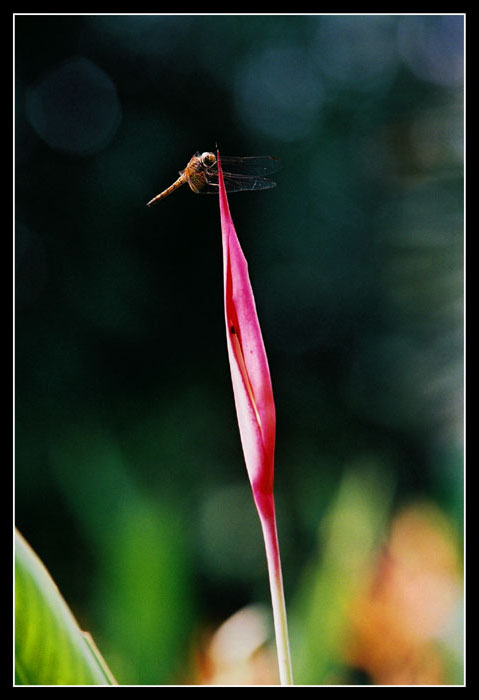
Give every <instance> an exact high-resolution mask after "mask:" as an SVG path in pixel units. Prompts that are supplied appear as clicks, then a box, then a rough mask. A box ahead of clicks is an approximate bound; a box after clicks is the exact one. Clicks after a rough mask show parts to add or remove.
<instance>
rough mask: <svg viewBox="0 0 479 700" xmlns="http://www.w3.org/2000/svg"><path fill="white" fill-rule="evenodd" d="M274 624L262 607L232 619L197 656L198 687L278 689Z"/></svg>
mask: <svg viewBox="0 0 479 700" xmlns="http://www.w3.org/2000/svg"><path fill="white" fill-rule="evenodd" d="M269 640H270V623H269V617H268V615H267V613H266V612H265V610H264V609H263V608H262V607H260V606H253V605H251V606H247V607H245V608H242V609H241V610H239V611H238V612H236V613H235V614H234V615H232V616H231V617H229V618H228V619H227V620H226V621H225V622H223V624H222V625H221V626H220V627H219V628H218V629H217V630H216V631H215V632H214V633H213V634H212V635H211V636H210V638H209V640H208V641H207V643H206V644H205V646H204V648H203V650H202V651H201V652H199V653H198V654H197V660H196V662H197V675H196V679H195V683H196V684H198V685H276V684H278V683H279V677H278V672H277V661H276V658H275V655H274V653H273V651H272V650H271V649H270V648H269V646H268V643H269Z"/></svg>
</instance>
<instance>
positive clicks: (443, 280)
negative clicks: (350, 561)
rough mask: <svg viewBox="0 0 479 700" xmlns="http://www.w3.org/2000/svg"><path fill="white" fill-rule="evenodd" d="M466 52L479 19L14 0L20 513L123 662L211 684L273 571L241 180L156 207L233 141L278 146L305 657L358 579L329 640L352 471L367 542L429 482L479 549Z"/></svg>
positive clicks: (286, 423) (276, 320)
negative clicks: (236, 369)
mask: <svg viewBox="0 0 479 700" xmlns="http://www.w3.org/2000/svg"><path fill="white" fill-rule="evenodd" d="M462 69H463V17H462V16H460V15H457V16H454V15H449V16H440V15H436V16H420V15H416V16H413V15H411V16H407V15H405V16H387V15H383V16H316V15H304V16H292V15H288V16H273V15H271V16H269V15H263V16H247V15H246V16H234V15H230V16H201V15H198V16H195V15H178V16H163V15H144V16H114V15H103V16H100V15H78V16H75V15H63V16H61V15H58V16H53V15H32V16H28V15H23V16H19V15H17V16H16V18H15V77H16V81H15V98H16V112H15V139H16V144H15V156H16V166H15V200H16V201H15V214H16V241H15V257H16V280H15V281H16V286H15V295H16V296H15V307H16V320H15V324H16V325H15V331H16V339H15V353H16V355H15V370H16V377H15V390H16V396H15V409H16V416H15V428H16V448H15V449H16V478H15V491H16V494H15V495H16V505H15V512H16V520H17V524H18V526H19V528H20V529H21V531H22V532H23V534H24V535H25V537H26V538H27V540H28V541H29V542H30V543H31V544H32V546H33V547H34V549H35V550H36V551H37V552H38V554H39V555H40V557H41V558H42V560H43V561H44V562H45V564H46V565H47V567H48V569H49V570H50V572H51V573H52V575H53V577H54V579H55V581H56V582H57V583H58V585H59V586H60V589H61V591H62V593H63V594H64V595H65V597H66V599H67V601H68V602H69V604H70V605H71V607H72V609H73V611H74V613H75V615H76V617H77V618H78V619H79V620H80V622H81V625H82V627H83V628H84V629H88V630H89V631H91V632H92V634H93V636H94V638H95V640H96V641H97V643H98V646H99V648H100V649H101V651H102V653H103V655H104V656H105V658H106V660H107V662H108V664H109V666H110V667H111V669H112V672H113V673H114V675H115V677H116V678H117V679H118V680H119V682H120V683H138V684H141V683H146V684H167V683H176V682H179V683H187V682H189V679H191V677H192V676H191V674H190V672H191V664H192V663H193V661H192V659H193V652H192V649H193V647H194V644H195V640H198V638H199V637H198V636H199V635H200V636H201V630H202V629H204V628H205V627H207V626H208V625H214V624H217V623H219V622H221V621H222V620H224V619H225V618H226V617H227V616H228V615H230V614H232V613H233V612H235V611H236V610H237V609H238V608H239V607H241V606H242V605H244V604H246V603H249V602H255V601H258V600H259V601H267V600H268V595H269V592H268V586H267V578H266V569H265V563H264V560H263V551H262V542H261V535H260V528H259V523H258V522H257V516H256V514H255V512H254V507H253V504H252V500H251V499H250V498H249V487H248V483H247V477H246V473H245V468H244V464H243V458H242V454H241V447H240V442H239V435H238V430H237V425H236V419H235V414H234V406H233V398H232V390H231V382H230V378H229V374H228V365H227V355H226V345H225V339H224V327H223V311H222V258H221V239H220V229H219V212H218V203H217V201H216V200H215V198H213V197H197V196H195V195H194V194H193V193H191V192H190V191H187V190H186V188H183V189H180V190H179V191H178V192H176V193H175V194H174V195H172V196H171V197H170V198H167V199H165V200H164V201H163V202H161V204H159V205H157V207H155V208H154V209H147V208H146V206H145V204H146V202H147V201H148V200H149V199H150V198H151V197H152V196H153V195H155V194H157V193H158V192H159V191H160V190H161V189H163V188H164V187H166V186H168V185H169V184H171V182H172V181H173V180H174V179H175V178H176V173H177V171H178V170H179V169H180V168H183V167H184V165H185V164H186V162H187V160H188V158H189V157H190V156H191V155H192V154H193V153H194V152H195V151H196V150H201V151H203V150H210V149H213V148H214V145H215V143H216V142H217V143H218V144H219V147H220V149H221V152H222V153H223V154H225V155H275V156H278V157H280V158H281V160H282V163H283V169H282V171H281V172H279V173H278V175H277V177H276V180H277V183H278V186H277V188H276V189H275V190H271V191H268V192H264V193H248V194H245V193H242V194H237V195H232V196H231V198H230V207H231V211H232V215H233V218H234V221H235V225H236V228H237V231H238V235H239V237H240V240H241V242H242V245H243V248H244V252H245V255H246V257H247V259H248V261H249V268H250V275H251V280H252V284H253V289H254V291H255V295H256V301H257V307H258V312H259V317H260V322H261V324H262V328H263V334H264V340H265V345H266V349H267V353H268V357H269V361H270V367H271V374H272V379H273V387H274V392H275V401H276V406H277V421H278V424H277V458H276V492H277V501H278V503H277V510H278V519H279V523H278V526H279V534H280V545H281V548H282V559H283V567H284V578H285V587H286V598H287V601H289V600H294V601H297V603H295V604H294V606H293V607H294V609H295V610H298V613H297V614H296V613H293V612H292V617H293V618H294V622H292V624H293V626H294V627H295V629H296V628H297V627H299V628H301V627H302V622H304V621H307V624H305V625H304V630H305V634H306V636H305V637H304V638H302V639H301V635H299V637H296V638H297V639H298V642H297V644H298V646H297V649H295V648H293V657H295V656H296V655H297V654H299V656H300V657H301V658H302V659H303V661H304V659H306V658H311V656H308V655H313V656H315V657H317V658H318V666H317V668H316V670H315V671H313V670H312V669H311V667H310V670H309V672H308V673H306V674H305V675H303V676H302V675H301V674H302V671H299V672H298V673H299V675H298V678H300V677H302V678H304V679H305V680H303V681H302V682H313V683H322V682H326V681H325V678H326V677H327V673H328V669H331V668H332V666H334V664H335V661H337V659H336V651H335V650H336V647H335V644H336V642H335V641H334V639H336V637H335V634H336V633H335V632H334V633H333V631H334V630H335V629H336V627H335V626H336V625H337V624H338V625H340V624H341V623H340V621H339V622H338V620H339V617H338V616H340V610H341V602H340V598H341V596H340V595H339V591H332V592H331V595H332V596H333V599H332V600H331V601H330V605H331V606H333V607H332V608H331V609H330V610H329V613H328V620H329V622H328V630H330V631H329V632H327V635H326V639H328V638H330V639H331V640H333V641H331V646H330V647H329V648H328V649H325V648H319V647H318V641H317V640H315V639H314V629H312V627H311V626H312V625H315V624H316V623H315V622H314V621H315V620H317V625H318V627H320V626H321V624H322V620H323V616H322V614H321V610H320V608H318V607H317V606H319V605H320V603H319V602H318V601H319V600H322V598H321V595H322V594H321V595H320V591H321V590H322V587H323V586H324V585H326V583H327V581H328V580H329V578H328V577H330V576H331V575H333V574H334V575H336V573H335V570H334V566H336V564H334V561H333V559H334V552H332V551H331V546H332V545H331V543H330V544H329V545H328V544H327V539H326V541H324V540H322V539H321V538H319V540H318V531H322V530H321V528H323V525H322V523H323V522H325V519H326V518H327V517H328V513H330V508H331V503H332V502H335V500H334V499H335V498H336V495H337V493H343V497H344V498H348V499H352V502H351V504H350V508H349V506H348V508H349V511H350V512H351V513H352V514H354V513H357V514H358V518H359V519H360V521H361V523H362V528H363V529H362V530H361V532H363V531H364V532H365V533H366V535H367V537H366V539H365V540H364V541H363V542H362V543H360V544H359V547H360V551H361V548H363V551H364V553H365V556H366V554H367V551H368V547H370V546H372V541H371V538H372V534H371V533H372V532H373V531H374V532H375V535H374V538H373V539H374V541H378V542H379V541H381V537H384V536H385V533H386V531H387V521H388V518H391V517H392V516H393V513H394V511H395V509H396V508H397V507H398V506H400V505H401V504H402V503H407V502H408V501H410V500H414V499H427V500H429V501H431V502H433V503H435V504H437V506H438V507H439V508H441V509H442V511H443V512H444V514H445V515H446V517H448V518H449V519H450V521H451V523H453V524H454V526H455V527H456V531H457V533H458V535H457V547H458V548H459V549H460V548H461V546H462V545H461V536H460V535H461V532H462V517H463V512H462V496H463V483H462V378H463V367H462V359H463V346H462V343H463V332H462V326H463V308H462V302H463V236H462V234H463V159H462V155H463V72H462ZM357 463H361V464H364V473H363V476H358V472H357V471H356V472H354V473H355V474H356V476H355V477H354V479H353V482H349V481H348V479H350V478H352V477H350V476H348V474H350V472H349V467H350V465H351V464H357ZM377 465H383V466H382V469H383V471H384V475H383V477H381V478H382V479H383V480H384V485H383V486H378V487H377V488H369V487H368V486H367V484H368V483H369V481H368V480H370V478H371V473H372V472H373V473H376V472H377ZM380 471H381V470H380ZM360 474H362V472H361V471H360ZM343 477H344V479H346V481H345V482H343ZM361 479H364V484H365V486H364V488H363V489H361V488H360V483H361ZM344 483H346V484H348V483H349V484H350V486H349V487H345V486H344ZM344 488H346V495H344V491H343V490H342V489H344ZM384 489H386V492H384ZM338 490H339V491H338ZM365 490H366V500H365V501H364V502H363V496H362V495H361V494H362V492H364V491H365ZM385 493H386V494H387V498H386V500H385V496H384V494H385ZM339 498H341V496H340V497H339ZM355 499H356V500H355ZM333 520H334V516H333ZM379 523H381V524H379ZM352 526H353V528H354V524H353V525H352ZM331 527H332V528H333V531H334V528H335V526H334V525H331ZM323 529H324V528H323ZM333 540H334V537H333ZM318 546H319V548H320V554H321V553H322V555H323V556H324V557H325V559H324V560H323V558H322V556H320V557H319V559H318V558H317V547H318ZM332 557H333V559H332ZM320 562H323V563H322V564H321V563H320ZM324 562H325V563H324ZM323 566H324V567H326V568H325V569H324V570H323V568H321V567H323ZM311 567H313V569H314V567H316V569H315V571H316V574H314V573H313V574H311V575H312V577H313V578H312V580H316V579H315V576H316V577H317V581H316V583H315V584H311V585H312V586H313V592H312V593H311V591H310V592H309V593H307V592H306V590H307V589H308V587H307V586H306V587H305V589H304V591H303V592H301V591H302V588H301V585H300V582H301V581H302V580H303V577H304V576H305V575H306V574H305V572H306V571H310V570H311ZM318 567H320V568H318ZM331 567H333V568H331ZM348 570H350V569H348V566H346V568H345V571H346V572H347V571H348ZM332 571H333V574H331V572H332ZM341 575H343V574H341ZM344 585H345V586H346V587H347V586H348V585H349V584H348V583H347V582H345V583H344ZM308 590H309V589H308ZM315 590H316V593H314V591H315ZM318 591H319V592H318ZM300 599H301V600H300ZM315 601H316V602H315ZM335 601H336V602H335ZM336 603H337V606H338V607H337V608H335V607H334V606H335V605H336ZM308 605H309V609H308ZM315 606H316V607H315ZM300 611H302V612H300ZM338 629H339V628H338ZM318 634H319V630H318ZM328 635H330V637H328ZM300 649H302V650H304V654H303V651H299V650H300ZM331 664H332V666H331ZM342 678H343V680H344V676H343V677H342ZM298 682H299V681H298Z"/></svg>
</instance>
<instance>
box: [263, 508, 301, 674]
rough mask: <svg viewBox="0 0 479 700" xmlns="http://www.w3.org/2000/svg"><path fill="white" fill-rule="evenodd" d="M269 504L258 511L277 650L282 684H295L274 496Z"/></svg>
mask: <svg viewBox="0 0 479 700" xmlns="http://www.w3.org/2000/svg"><path fill="white" fill-rule="evenodd" d="M257 505H258V504H257ZM269 505H270V507H269V508H267V512H265V511H264V509H263V508H259V507H258V512H259V517H260V520H261V527H262V530H263V537H264V544H265V549H266V561H267V564H268V575H269V585H270V589H271V602H272V606H273V619H274V631H275V636H276V651H277V654H278V666H279V678H280V682H281V685H293V669H292V666H291V654H290V650H289V639H288V622H287V618H286V604H285V600H284V591H283V576H282V573H281V559H280V554H279V543H278V533H277V530H276V516H275V511H274V501H273V500H272V496H271V502H270V504H269Z"/></svg>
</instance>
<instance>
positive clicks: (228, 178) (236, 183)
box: [147, 151, 280, 207]
mask: <svg viewBox="0 0 479 700" xmlns="http://www.w3.org/2000/svg"><path fill="white" fill-rule="evenodd" d="M221 167H222V170H223V179H224V183H225V188H226V191H227V192H241V191H252V190H269V189H270V188H271V187H276V182H274V181H273V180H269V179H268V178H267V177H265V175H269V174H270V173H274V172H275V171H276V170H278V169H279V167H280V161H279V159H278V158H274V157H273V156H246V157H244V158H241V157H234V156H225V157H222V158H221ZM179 174H180V177H179V178H178V179H177V180H175V182H174V183H173V184H172V185H170V186H169V187H168V188H167V189H166V190H163V192H160V194H157V195H156V197H153V199H150V201H149V202H148V204H147V206H149V207H151V206H152V205H153V204H156V203H157V202H159V201H160V199H163V198H164V197H167V196H168V195H169V194H171V193H172V192H174V191H175V190H177V189H178V187H181V186H182V185H186V184H188V185H189V187H190V189H192V190H193V192H195V193H196V194H218V192H219V182H218V165H217V162H216V156H215V154H214V153H212V152H211V151H205V152H204V153H200V152H199V151H197V152H196V153H195V155H194V156H192V157H191V158H190V160H189V161H188V164H187V166H186V168H185V169H184V170H180V173H179Z"/></svg>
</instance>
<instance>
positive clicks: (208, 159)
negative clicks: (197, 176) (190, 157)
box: [200, 151, 216, 168]
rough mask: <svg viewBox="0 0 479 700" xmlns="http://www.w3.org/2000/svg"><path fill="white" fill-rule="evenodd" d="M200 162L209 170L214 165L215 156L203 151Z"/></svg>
mask: <svg viewBox="0 0 479 700" xmlns="http://www.w3.org/2000/svg"><path fill="white" fill-rule="evenodd" d="M200 160H201V162H202V164H203V165H204V166H205V168H211V166H212V165H214V164H215V163H216V156H215V154H214V153H211V152H210V151H205V152H204V153H202V154H201V156H200Z"/></svg>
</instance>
